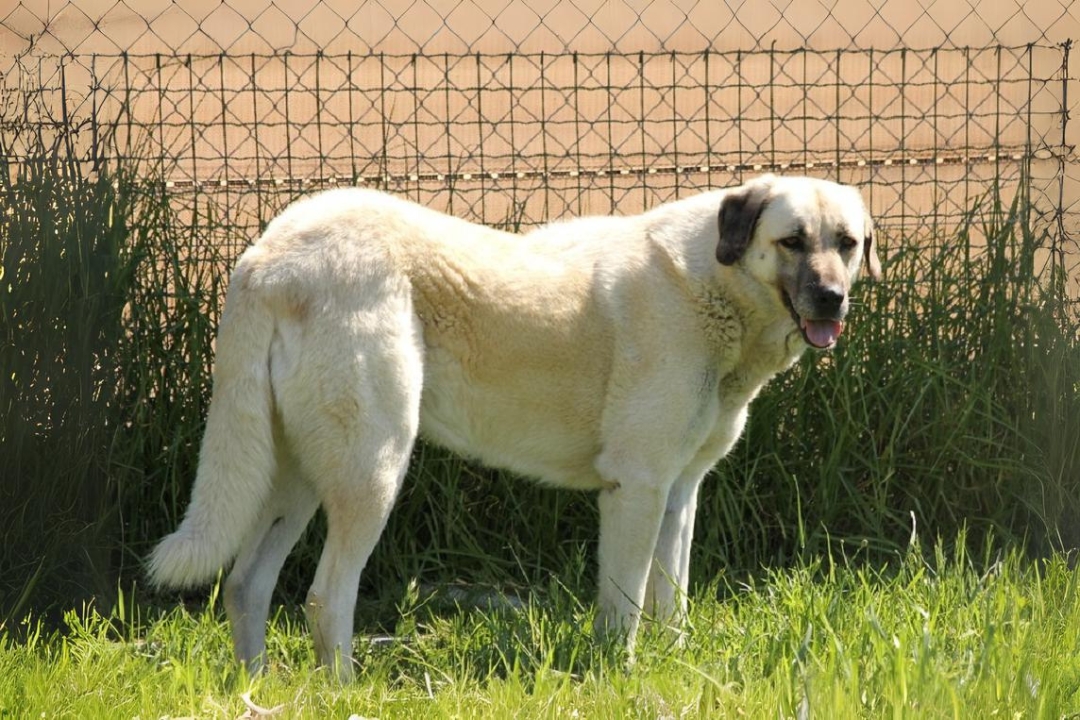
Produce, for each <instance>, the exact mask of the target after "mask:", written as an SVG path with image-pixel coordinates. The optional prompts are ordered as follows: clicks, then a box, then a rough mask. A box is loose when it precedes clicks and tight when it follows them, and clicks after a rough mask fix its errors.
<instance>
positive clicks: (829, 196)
mask: <svg viewBox="0 0 1080 720" xmlns="http://www.w3.org/2000/svg"><path fill="white" fill-rule="evenodd" d="M719 225H720V241H719V243H718V244H717V246H716V259H717V260H718V261H719V262H720V263H721V264H722V265H735V264H739V265H741V267H742V268H743V269H744V270H745V271H746V272H747V273H748V274H750V275H751V276H752V277H753V278H754V279H755V280H757V281H758V282H759V283H761V284H762V285H764V286H767V287H769V288H772V289H773V290H775V292H776V294H777V298H778V300H779V301H780V302H781V303H782V304H783V305H784V307H786V308H787V310H788V312H789V313H790V314H791V319H792V320H793V321H794V323H795V326H796V327H797V328H798V329H799V331H801V333H802V337H803V339H804V340H805V341H806V343H807V344H808V345H810V346H812V347H816V348H822V349H824V348H829V347H832V346H833V345H834V344H835V343H836V340H837V338H838V337H840V333H841V332H843V329H844V317H845V316H846V315H847V312H848V307H849V292H850V290H851V286H852V284H853V283H854V282H855V280H856V279H857V278H858V276H859V271H860V269H861V268H862V267H865V268H866V271H867V272H868V273H869V275H870V277H872V278H874V279H878V278H880V277H881V262H880V261H879V260H878V256H877V252H876V250H875V248H874V239H873V223H872V221H871V220H870V215H869V214H868V213H867V211H866V206H865V205H864V204H863V200H862V196H861V195H860V194H859V191H858V190H856V189H855V188H853V187H850V186H846V185H838V184H836V183H832V182H829V181H827V180H817V179H813V178H804V177H776V176H772V175H766V176H764V177H761V178H758V179H756V180H753V181H751V182H748V183H747V184H745V185H742V186H740V187H737V188H733V189H731V190H730V191H728V192H727V193H725V194H724V196H723V200H722V201H721V204H720V217H719Z"/></svg>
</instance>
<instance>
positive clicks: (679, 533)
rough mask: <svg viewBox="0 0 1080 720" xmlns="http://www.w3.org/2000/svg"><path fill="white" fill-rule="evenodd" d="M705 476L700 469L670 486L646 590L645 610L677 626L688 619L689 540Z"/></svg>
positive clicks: (692, 534) (661, 620)
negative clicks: (699, 489)
mask: <svg viewBox="0 0 1080 720" xmlns="http://www.w3.org/2000/svg"><path fill="white" fill-rule="evenodd" d="M703 477H704V476H703V475H702V474H698V473H694V474H692V475H684V476H683V477H681V478H679V480H678V482H676V483H675V484H674V485H673V486H672V487H671V491H670V492H669V493H668V497H667V504H666V507H665V509H664V519H663V523H662V524H661V525H660V535H659V538H658V539H657V541H656V552H655V553H654V554H653V561H652V566H651V568H650V571H649V583H648V586H647V588H646V592H645V605H644V608H645V611H646V612H648V613H651V614H652V615H653V617H655V618H656V619H657V620H658V621H659V622H664V623H670V624H671V626H672V627H673V628H675V629H678V628H681V626H682V624H683V622H684V621H685V619H686V608H687V589H688V586H689V580H690V544H691V542H692V541H693V536H694V516H695V514H696V513H697V497H698V488H699V487H700V486H701V481H702V479H703Z"/></svg>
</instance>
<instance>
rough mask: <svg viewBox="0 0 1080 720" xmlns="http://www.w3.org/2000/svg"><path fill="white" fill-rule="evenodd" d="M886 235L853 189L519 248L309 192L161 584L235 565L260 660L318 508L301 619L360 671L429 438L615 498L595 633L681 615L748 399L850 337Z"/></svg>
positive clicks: (683, 204)
mask: <svg viewBox="0 0 1080 720" xmlns="http://www.w3.org/2000/svg"><path fill="white" fill-rule="evenodd" d="M869 228H870V223H869V218H868V216H867V214H866V211H865V209H864V206H863V203H862V200H861V198H860V196H859V194H858V192H857V191H855V190H853V189H851V188H848V187H844V186H840V185H835V184H832V183H829V182H824V181H819V180H810V179H806V178H777V177H772V176H766V177H763V178H761V179H758V180H755V181H753V182H751V183H748V184H747V185H744V186H740V187H738V188H732V189H729V190H716V191H711V192H706V193H702V194H700V195H697V196H694V197H690V198H688V199H684V200H679V201H675V202H671V203H668V204H665V205H661V206H659V207H657V208H655V209H653V210H651V211H649V212H647V213H644V214H642V215H637V216H632V217H595V218H584V219H578V220H570V221H567V222H559V223H554V224H551V225H548V226H546V227H543V228H541V229H539V230H536V231H534V232H532V233H529V234H527V235H524V236H518V235H513V234H509V233H504V232H500V231H497V230H492V229H489V228H485V227H481V226H478V225H474V224H471V223H468V222H465V221H463V220H459V219H456V218H453V217H450V216H447V215H443V214H441V213H438V212H434V211H432V210H429V209H426V208H423V207H421V206H419V205H416V204H413V203H411V202H408V201H405V200H401V199H398V198H395V197H391V196H388V195H385V194H381V193H378V192H374V191H369V190H358V189H346V190H333V191H330V192H326V193H322V194H319V195H315V196H312V197H309V198H307V199H303V200H300V201H298V202H296V203H295V204H293V205H292V206H290V207H289V208H288V209H287V210H286V211H285V212H284V213H282V214H281V215H280V216H279V217H278V218H277V219H275V220H274V221H273V222H272V223H271V224H270V226H269V227H268V228H267V230H266V232H265V233H264V234H263V236H262V238H260V240H259V241H258V242H257V243H256V244H255V245H254V246H252V247H251V248H250V249H248V250H247V252H245V253H244V255H243V257H242V258H241V259H240V262H239V264H238V265H237V267H236V270H235V272H234V274H233V277H232V280H231V284H230V287H229V294H228V299H227V302H226V307H225V312H224V315H223V318H222V322H221V327H220V334H219V337H218V344H217V363H216V367H215V371H214V390H213V399H212V402H211V406H210V412H209V417H208V418H207V427H206V435H205V438H204V440H203V446H202V451H201V455H200V461H199V467H198V474H197V477H196V480H195V487H194V490H193V494H192V500H191V505H190V507H189V508H188V510H187V513H186V515H185V517H184V521H183V523H182V524H181V526H180V528H179V529H178V530H177V531H176V532H174V533H173V534H171V535H169V536H168V537H166V538H165V539H164V540H162V542H161V544H160V545H159V546H158V547H157V548H156V549H155V551H154V553H153V555H152V557H151V559H150V573H151V576H152V578H153V579H154V581H155V582H157V583H160V584H162V585H168V586H180V587H184V586H193V585H197V584H200V583H205V582H207V581H209V580H211V579H213V577H214V576H215V574H216V573H217V572H218V570H219V569H221V568H222V567H224V566H226V565H228V564H229V563H230V562H233V561H235V562H234V564H233V567H232V570H231V572H230V574H229V577H228V580H227V581H226V585H225V602H226V609H227V612H228V615H229V619H230V621H231V623H232V626H233V636H234V642H235V646H236V652H237V655H238V657H239V658H240V659H241V660H242V661H244V662H246V663H248V664H249V665H251V666H253V667H254V666H258V665H259V663H260V662H261V661H262V659H263V654H264V652H265V641H264V634H265V622H266V618H267V613H268V611H269V605H270V596H271V592H272V589H273V586H274V584H275V582H276V578H277V575H278V573H279V571H280V568H281V565H282V563H283V562H284V559H285V557H286V555H287V554H288V552H289V550H290V549H291V548H292V546H293V544H294V543H295V542H296V540H297V539H298V537H299V535H300V533H301V532H302V531H303V529H304V527H305V526H306V525H307V523H308V521H309V519H310V518H311V516H312V514H313V513H314V512H315V510H316V509H317V507H318V506H319V505H320V504H321V505H322V506H323V507H324V508H325V510H326V514H327V520H328V533H327V539H326V544H325V547H324V550H323V555H322V558H321V560H320V562H319V566H318V569H317V571H316V575H315V580H314V582H313V584H312V587H311V590H310V593H309V596H308V602H307V610H308V616H309V621H310V625H311V629H312V633H313V635H314V638H315V644H316V650H317V653H318V657H319V659H320V660H321V661H322V662H324V663H327V664H334V663H338V664H339V665H338V667H339V670H340V672H341V673H342V675H344V676H347V675H348V674H349V672H350V670H351V667H350V660H351V638H352V616H353V607H354V604H355V601H356V593H357V585H358V581H359V577H360V573H361V570H362V569H363V567H364V565H365V563H366V562H367V559H368V556H369V555H370V553H371V550H372V548H373V547H374V545H375V543H376V541H377V540H378V538H379V535H380V533H381V532H382V529H383V526H384V524H385V522H386V518H387V515H388V514H389V512H390V509H391V507H392V505H393V502H394V499H395V497H396V495H397V493H398V491H399V489H400V487H401V482H402V480H403V477H404V474H405V470H406V466H407V463H408V460H409V456H410V451H411V449H412V445H413V441H414V439H415V438H416V437H417V434H418V433H419V434H421V435H423V436H424V437H425V438H427V439H428V440H430V441H432V442H435V443H438V444H440V445H443V446H446V447H448V448H450V449H452V450H455V451H457V452H459V453H461V454H463V455H466V456H468V457H471V458H475V459H477V460H479V461H481V462H483V463H486V464H488V465H491V466H495V467H500V468H506V469H509V470H512V471H514V472H516V473H519V474H521V475H525V476H529V477H533V478H536V479H538V480H540V481H542V482H546V483H550V484H553V485H557V486H561V487H569V488H577V489H583V490H597V491H599V494H600V498H599V504H600V517H601V520H600V546H599V578H600V580H599V583H600V588H599V613H598V628H599V630H601V631H606V630H613V631H616V632H622V633H624V634H625V635H626V637H627V639H628V642H629V644H630V646H631V648H632V644H633V638H634V635H635V633H636V630H637V627H638V624H639V620H640V617H641V615H642V612H643V611H644V612H646V613H647V614H652V615H655V616H657V617H659V618H661V619H663V620H665V621H668V620H678V619H679V618H680V617H681V616H682V615H683V614H684V613H685V609H686V590H687V579H688V575H689V570H688V566H689V557H690V541H691V537H692V534H693V525H694V514H695V507H696V502H697V492H698V486H699V484H700V482H701V480H702V478H703V477H704V476H705V474H706V473H707V472H708V470H709V469H710V468H711V467H712V466H713V465H714V464H716V462H717V461H718V460H719V459H720V458H722V457H723V456H724V455H725V454H726V453H727V452H728V450H730V448H731V446H732V445H733V444H734V443H735V441H736V440H737V438H738V437H739V435H740V434H741V432H742V429H743V425H744V423H745V421H746V416H747V409H748V407H749V404H750V401H751V400H753V398H754V396H755V395H756V394H757V393H758V391H759V390H760V389H761V387H762V386H763V385H764V384H765V383H766V382H767V381H768V380H769V379H770V378H771V377H773V376H774V375H775V374H776V373H778V372H780V371H782V370H784V369H786V368H788V367H789V366H790V365H791V364H792V363H793V362H794V361H795V360H796V358H798V357H799V355H800V354H801V353H802V352H803V351H804V349H805V348H806V347H807V342H808V340H809V338H811V337H813V338H817V340H816V342H827V343H831V342H832V341H834V340H835V335H838V334H839V331H840V330H841V329H842V324H840V323H841V321H842V319H843V316H844V314H845V313H846V312H847V304H848V303H847V292H848V290H849V288H850V286H851V284H852V282H853V281H854V280H855V278H856V277H857V275H858V273H859V270H860V265H863V264H865V265H866V266H867V267H868V268H869V271H870V272H871V274H874V275H877V274H878V273H879V272H880V268H879V265H878V262H877V257H876V255H875V254H874V251H873V247H872V245H871V238H870V231H869ZM792 238H795V240H792ZM795 244H797V245H798V247H795V246H794V245H795ZM806 320H809V321H811V322H809V323H807V322H805V321H806ZM815 323H816V324H815ZM800 324H802V325H806V326H807V327H808V328H809V329H808V330H807V331H806V333H804V332H803V331H802V330H800ZM815 330H816V333H817V334H816V335H815V334H812V331H815ZM822 336H824V337H825V340H820V338H821V337H822Z"/></svg>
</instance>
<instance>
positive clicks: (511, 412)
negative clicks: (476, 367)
mask: <svg viewBox="0 0 1080 720" xmlns="http://www.w3.org/2000/svg"><path fill="white" fill-rule="evenodd" d="M534 370H535V369H534ZM522 372H523V373H528V374H529V378H528V380H527V382H524V381H523V382H512V381H510V382H506V383H504V384H500V385H499V386H497V387H495V386H492V385H491V384H489V383H487V382H485V381H484V380H483V379H482V378H479V379H478V378H475V377H470V376H468V375H467V374H466V373H465V372H464V371H463V369H462V367H461V366H460V365H459V364H458V363H457V362H456V361H455V360H454V358H453V357H452V356H450V355H448V354H445V353H440V352H439V351H437V350H436V351H430V350H429V352H428V354H427V357H426V359H425V363H424V391H423V395H422V400H421V404H420V434H421V435H422V436H423V437H424V438H425V439H427V440H429V441H432V442H434V443H436V444H438V445H441V446H443V447H446V448H448V449H450V450H452V451H454V452H456V453H458V454H460V455H462V456H465V457H468V458H472V459H476V460H479V461H480V462H482V463H483V464H485V465H487V466H490V467H495V468H500V469H504V470H510V471H512V472H514V473H517V474H520V475H525V476H528V477H532V478H535V479H538V480H540V481H541V482H544V483H548V484H552V485H557V486H559V487H568V488H578V489H597V488H600V487H603V482H602V481H601V479H600V476H599V475H598V474H597V472H596V469H595V468H594V467H593V462H594V460H595V458H596V455H597V453H598V452H599V439H598V428H599V413H600V403H601V401H602V398H599V397H595V396H593V395H591V394H590V393H593V392H594V390H590V389H587V388H584V387H580V388H576V389H575V388H572V387H567V386H566V385H565V384H564V385H563V386H562V387H559V386H558V384H559V383H558V382H557V381H562V382H563V383H565V382H566V380H567V374H566V373H563V374H562V375H561V376H560V377H559V378H556V379H552V382H551V383H545V382H544V378H543V377H539V376H538V374H537V373H536V372H535V371H534V372H531V373H530V372H529V369H523V370H522ZM569 377H570V378H573V377H574V376H573V375H572V374H571V375H570V376H569ZM545 385H547V386H548V387H549V390H550V391H549V392H546V393H544V392H537V391H536V388H537V387H543V386H545Z"/></svg>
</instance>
